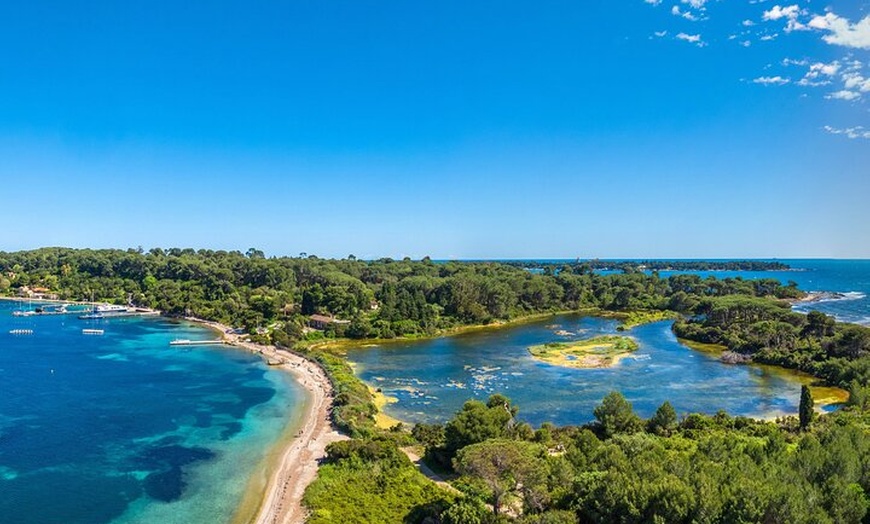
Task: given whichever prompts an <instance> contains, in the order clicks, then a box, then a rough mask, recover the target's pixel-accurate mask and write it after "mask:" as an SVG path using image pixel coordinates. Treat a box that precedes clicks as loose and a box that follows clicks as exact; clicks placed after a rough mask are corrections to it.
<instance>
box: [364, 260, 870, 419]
mask: <svg viewBox="0 0 870 524" xmlns="http://www.w3.org/2000/svg"><path fill="white" fill-rule="evenodd" d="M786 263H788V264H790V265H791V266H792V267H793V268H795V269H796V270H795V271H783V272H763V273H750V272H712V273H700V274H701V275H703V276H706V275H714V276H716V277H718V278H726V277H736V276H740V277H743V278H747V279H748V278H778V279H781V280H782V281H783V282H787V281H788V280H794V281H795V282H797V283H798V284H799V286H800V288H801V289H804V290H808V291H836V292H840V293H846V294H847V298H846V299H844V300H836V301H829V302H822V303H814V304H806V305H801V306H799V307H798V308H797V309H799V310H803V311H806V310H810V309H818V310H821V311H824V312H825V313H828V314H832V315H835V316H837V317H838V318H839V319H840V320H844V321H850V322H861V323H867V322H868V321H870V301H868V299H867V295H868V292H870V261H839V260H821V261H808V260H800V261H786ZM668 274H669V273H667V272H662V275H663V276H667V275H668ZM670 325H671V323H670V322H658V323H655V324H650V325H646V326H640V327H637V328H635V329H633V330H631V331H629V332H627V333H625V334H627V335H630V336H632V337H634V338H635V339H636V340H637V341H638V342H639V344H640V349H639V350H638V351H637V352H636V353H634V354H633V355H632V358H627V359H625V360H623V361H622V362H621V363H620V364H619V365H618V366H616V367H613V368H610V369H569V368H563V367H558V366H552V365H549V364H544V363H541V362H538V361H536V360H534V359H533V358H532V357H531V356H530V355H529V353H528V351H527V348H528V347H529V346H532V345H536V344H542V343H546V342H550V341H557V340H563V341H567V340H577V339H583V338H589V337H592V336H595V335H599V334H609V333H615V332H616V326H617V323H616V322H615V321H613V320H605V319H597V318H583V317H577V316H560V317H555V318H553V319H549V320H545V321H542V322H538V323H534V324H528V325H523V326H516V327H510V328H505V329H498V330H489V331H483V332H477V333H468V334H464V335H459V336H455V337H447V338H441V339H436V340H427V341H420V342H399V343H391V344H385V345H383V346H380V347H374V348H366V349H359V350H352V351H350V352H349V356H348V358H349V360H351V361H352V362H354V363H355V364H356V366H357V372H358V374H359V376H360V377H361V378H362V379H363V380H365V381H366V382H368V383H369V384H371V385H373V386H375V387H378V388H381V389H382V390H383V391H384V393H385V394H387V395H388V396H391V397H395V398H396V399H397V400H398V402H396V403H394V404H390V405H388V406H387V407H386V412H387V413H388V414H390V415H392V416H394V417H396V418H399V419H401V420H406V421H410V422H431V421H443V420H446V419H449V418H450V417H451V416H452V415H453V414H454V413H455V412H456V411H457V410H458V409H459V408H460V407H461V406H462V403H463V402H465V401H466V400H467V399H469V398H477V399H481V400H483V399H486V398H487V397H488V396H489V395H490V394H492V393H504V394H506V395H508V396H509V397H510V398H511V399H512V400H513V401H514V403H516V404H517V405H518V406H519V407H520V418H521V419H523V420H525V421H527V422H530V423H532V424H535V425H537V424H540V423H542V422H545V421H550V422H554V423H557V424H579V423H584V422H588V421H590V420H591V419H592V418H593V415H592V410H593V408H594V407H595V406H596V405H597V404H598V403H599V402H600V401H601V399H602V398H603V397H604V396H605V395H606V394H607V393H608V392H609V391H611V390H614V389H616V390H620V391H621V392H622V393H623V394H624V395H625V396H626V397H627V398H628V399H629V400H630V401H631V402H632V403H633V404H634V407H635V410H636V411H637V412H638V413H639V414H640V415H642V416H645V417H648V416H650V415H652V414H653V413H654V411H655V409H656V408H657V407H658V406H659V405H661V403H662V402H664V401H665V400H669V401H670V402H671V403H672V404H673V405H674V408H675V409H676V410H677V412H678V413H681V414H685V413H690V412H703V413H715V412H716V411H717V410H719V409H724V410H726V411H728V412H729V413H731V414H733V415H747V416H759V417H769V416H776V415H782V414H793V413H796V412H797V407H798V403H799V400H800V399H799V393H800V382H799V381H798V379H797V378H795V377H793V376H791V375H790V374H788V373H783V372H778V371H777V370H775V369H771V368H765V367H760V366H732V365H726V364H722V363H720V362H719V361H718V359H717V358H716V357H715V356H711V355H707V354H704V353H701V352H697V351H693V350H691V349H689V348H687V347H686V346H684V345H683V344H681V343H679V342H678V341H677V340H676V338H675V337H674V335H673V333H672V332H671V329H670ZM561 330H564V331H568V332H570V333H571V335H570V336H560V335H558V334H557V333H556V332H557V331H561Z"/></svg>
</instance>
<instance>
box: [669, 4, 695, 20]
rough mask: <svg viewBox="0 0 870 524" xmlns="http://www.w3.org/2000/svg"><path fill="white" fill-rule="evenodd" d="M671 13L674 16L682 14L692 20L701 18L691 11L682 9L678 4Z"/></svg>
mask: <svg viewBox="0 0 870 524" xmlns="http://www.w3.org/2000/svg"><path fill="white" fill-rule="evenodd" d="M671 14H672V15H674V16H681V17H683V18H685V19H686V20H691V21H692V22H697V21H698V20H699V18H698V17H697V16H695V15H694V14H692V12H691V11H681V10H680V6H678V5H675V6H674V7H672V8H671Z"/></svg>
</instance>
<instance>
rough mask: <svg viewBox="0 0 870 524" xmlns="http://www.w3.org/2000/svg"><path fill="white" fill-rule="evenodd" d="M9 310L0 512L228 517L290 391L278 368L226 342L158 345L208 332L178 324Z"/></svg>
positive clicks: (4, 323) (58, 516)
mask: <svg viewBox="0 0 870 524" xmlns="http://www.w3.org/2000/svg"><path fill="white" fill-rule="evenodd" d="M18 307H19V306H18V305H16V304H14V303H0V382H2V387H3V395H0V515H2V516H3V517H2V519H0V520H2V521H4V522H16V523H22V524H23V523H30V522H33V523H37V522H42V523H44V522H64V523H78V522H81V523H89V524H93V523H103V522H123V523H128V522H143V523H144V522H226V521H229V520H230V518H231V517H232V515H233V514H234V513H235V511H236V509H237V506H238V504H239V502H240V501H241V499H242V495H243V494H244V490H245V488H246V485H247V483H248V481H249V479H250V478H251V476H252V475H253V474H254V473H255V471H257V470H258V469H259V468H261V467H262V460H263V457H264V456H265V453H266V452H267V451H268V450H269V448H270V447H271V446H272V445H273V444H274V443H275V442H276V441H277V440H278V439H279V438H280V436H281V435H282V432H283V430H284V429H285V427H286V424H287V421H288V418H290V415H291V414H292V413H293V410H294V407H296V406H297V405H298V404H299V402H300V401H301V399H302V398H303V397H302V392H301V391H300V390H299V388H298V386H297V385H296V384H295V382H293V380H292V379H291V378H290V377H289V375H287V374H285V373H282V372H278V371H273V370H269V369H268V368H267V366H266V365H264V364H263V363H262V362H261V360H260V359H259V358H257V357H254V356H252V355H248V354H245V353H244V352H241V351H239V350H236V349H229V348H226V349H224V348H219V347H208V348H205V347H196V348H190V349H185V348H177V347H170V346H169V342H170V341H171V340H173V339H175V338H187V339H192V340H196V339H201V340H205V339H212V338H215V334H214V333H213V332H211V331H209V330H206V329H203V328H201V327H199V326H195V325H192V324H189V323H177V322H171V321H168V320H166V319H159V318H149V319H145V318H127V319H111V320H104V321H100V322H99V323H94V322H93V321H90V322H87V323H86V322H85V321H81V320H78V319H76V318H75V317H74V316H58V317H27V318H20V317H12V315H11V312H12V310H13V309H16V308H18ZM85 327H97V328H100V329H104V330H105V334H104V335H102V336H86V335H82V333H81V330H82V329H83V328H85ZM16 328H19V329H32V330H33V331H34V334H33V335H25V336H13V335H9V334H8V331H9V330H11V329H16Z"/></svg>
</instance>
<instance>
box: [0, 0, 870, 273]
mask: <svg viewBox="0 0 870 524" xmlns="http://www.w3.org/2000/svg"><path fill="white" fill-rule="evenodd" d="M7 4H8V5H5V6H4V7H3V12H2V16H0V187H2V192H3V195H4V196H5V198H4V199H3V203H2V206H0V219H2V223H3V224H4V226H3V228H4V229H3V234H2V235H0V250H7V251H8V250H17V249H27V248H34V247H39V246H48V245H63V246H72V247H121V248H126V247H135V246H140V245H141V246H143V247H145V248H149V247H153V246H163V247H170V246H182V247H188V246H189V247H195V248H200V247H203V248H212V249H239V250H242V251H244V250H246V249H247V248H248V247H252V246H253V247H258V248H260V249H263V250H264V251H266V253H267V254H270V255H283V254H289V255H295V254H298V253H300V252H306V253H314V254H318V255H320V256H325V257H344V256H346V255H348V254H354V255H356V256H358V257H380V256H392V257H402V256H411V257H414V258H419V257H422V256H424V255H430V256H432V257H434V258H504V257H510V258H514V257H527V258H531V257H566V258H571V257H578V256H579V257H602V258H618V257H683V258H686V257H782V258H787V257H859V258H861V257H863V258H870V205H868V197H870V3H868V2H863V1H854V0H852V1H848V2H846V1H841V2H837V1H834V2H829V3H825V2H819V1H818V0H814V1H812V2H810V1H799V2H795V3H792V2H786V3H777V2H774V1H771V0H768V1H764V0H754V1H753V0H661V1H654V0H619V1H614V0H606V1H605V0H600V1H582V2H577V1H570V2H569V1H565V2H542V3H541V2H539V3H534V4H532V3H528V2H505V1H501V2H479V3H474V5H469V2H453V1H438V2H389V1H384V2H377V3H375V2H358V1H347V2H331V1H324V2H257V3H251V2H246V3H242V2H220V1H217V2H184V3H179V2H160V1H157V2H149V3H144V2H141V3H140V2H122V3H119V2H87V3H79V2H76V3H75V4H76V5H72V4H71V3H69V2H56V3H47V2H17V3H7ZM180 4H183V5H180Z"/></svg>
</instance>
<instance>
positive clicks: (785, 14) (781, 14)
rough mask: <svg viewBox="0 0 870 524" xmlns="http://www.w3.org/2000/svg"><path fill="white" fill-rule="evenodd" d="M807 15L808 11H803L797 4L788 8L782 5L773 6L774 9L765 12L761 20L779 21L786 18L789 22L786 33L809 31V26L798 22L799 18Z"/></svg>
mask: <svg viewBox="0 0 870 524" xmlns="http://www.w3.org/2000/svg"><path fill="white" fill-rule="evenodd" d="M802 14H806V11H805V10H803V9H801V8H800V6H798V5H797V4H792V5H789V6H786V7H782V6H780V5H775V6H773V8H772V9H770V10H768V11H765V12H764V13H763V14H762V15H761V18H762V19H763V20H768V21H769V20H779V19H780V18H785V19H786V20H787V23H786V26H785V32H786V33H790V32H792V31H799V30H803V29H807V26H806V25H804V24H802V23H800V22H799V21H798V16H800V15H802Z"/></svg>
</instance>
